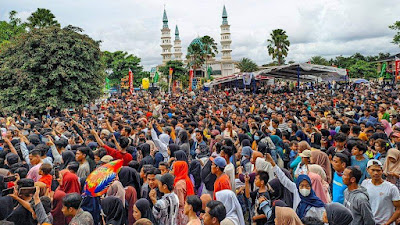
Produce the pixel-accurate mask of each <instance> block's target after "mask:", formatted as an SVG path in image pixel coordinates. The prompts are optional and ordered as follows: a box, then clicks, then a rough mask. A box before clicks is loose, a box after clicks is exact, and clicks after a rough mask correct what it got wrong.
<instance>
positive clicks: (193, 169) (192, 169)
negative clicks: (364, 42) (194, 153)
mask: <svg viewBox="0 0 400 225" xmlns="http://www.w3.org/2000/svg"><path fill="white" fill-rule="evenodd" d="M189 176H190V178H191V179H193V181H194V182H193V183H194V188H195V190H196V193H197V194H201V193H198V192H197V191H198V190H199V188H200V186H201V163H200V161H199V160H193V161H192V162H191V163H190V165H189Z"/></svg>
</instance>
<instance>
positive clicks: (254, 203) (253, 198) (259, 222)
mask: <svg viewBox="0 0 400 225" xmlns="http://www.w3.org/2000/svg"><path fill="white" fill-rule="evenodd" d="M261 196H265V197H266V198H267V199H268V200H270V197H269V194H268V192H262V193H260V192H258V190H256V191H253V192H250V198H251V205H252V206H253V207H256V210H257V214H258V215H263V214H264V211H263V210H262V209H260V207H259V204H258V201H257V199H258V198H260V197H261ZM255 222H256V224H257V225H264V224H265V223H267V222H268V218H264V219H260V220H256V221H255Z"/></svg>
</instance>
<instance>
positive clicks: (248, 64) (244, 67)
mask: <svg viewBox="0 0 400 225" xmlns="http://www.w3.org/2000/svg"><path fill="white" fill-rule="evenodd" d="M236 67H237V68H238V69H239V70H240V72H254V71H257V70H258V66H257V64H256V63H255V62H253V60H251V59H249V58H242V59H241V60H240V61H239V62H238V63H237V65H236Z"/></svg>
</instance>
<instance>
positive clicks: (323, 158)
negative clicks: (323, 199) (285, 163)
mask: <svg viewBox="0 0 400 225" xmlns="http://www.w3.org/2000/svg"><path fill="white" fill-rule="evenodd" d="M311 163H312V164H317V165H320V166H321V167H322V169H324V171H325V174H326V179H327V180H326V182H328V183H331V181H332V166H331V163H330V160H329V157H328V155H327V154H326V153H325V152H323V151H320V150H313V151H311ZM321 177H322V176H321Z"/></svg>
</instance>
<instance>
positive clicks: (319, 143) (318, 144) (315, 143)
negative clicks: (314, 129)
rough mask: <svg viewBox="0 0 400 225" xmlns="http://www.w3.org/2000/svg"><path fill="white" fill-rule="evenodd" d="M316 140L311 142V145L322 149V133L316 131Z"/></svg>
mask: <svg viewBox="0 0 400 225" xmlns="http://www.w3.org/2000/svg"><path fill="white" fill-rule="evenodd" d="M313 135H314V142H313V143H311V147H313V148H317V149H321V139H322V135H321V134H320V133H314V134H313Z"/></svg>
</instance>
